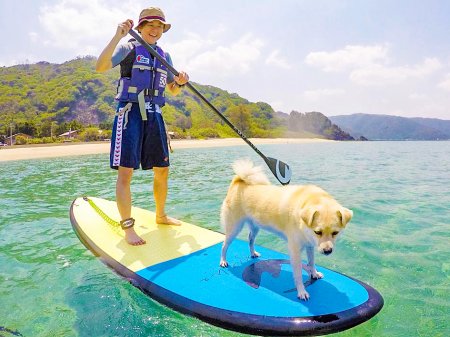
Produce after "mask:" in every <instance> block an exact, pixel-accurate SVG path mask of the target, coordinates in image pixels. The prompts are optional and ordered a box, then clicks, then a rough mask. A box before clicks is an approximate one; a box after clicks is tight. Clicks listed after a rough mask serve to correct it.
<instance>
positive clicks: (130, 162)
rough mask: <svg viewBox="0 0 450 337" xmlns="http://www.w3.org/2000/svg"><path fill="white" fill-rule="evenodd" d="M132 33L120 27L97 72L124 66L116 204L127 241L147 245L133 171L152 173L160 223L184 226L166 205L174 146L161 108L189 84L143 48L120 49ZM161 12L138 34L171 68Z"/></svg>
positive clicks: (149, 16)
mask: <svg viewBox="0 0 450 337" xmlns="http://www.w3.org/2000/svg"><path fill="white" fill-rule="evenodd" d="M132 27H133V21H132V20H130V19H128V20H125V21H124V22H122V23H120V24H119V25H118V26H117V30H116V33H115V34H114V36H113V38H112V40H111V41H110V42H109V43H108V45H107V46H106V47H105V49H104V50H103V52H102V53H101V54H100V56H99V58H98V60H97V64H96V70H97V71H99V72H104V71H107V70H109V69H111V68H113V67H115V66H117V65H120V80H119V84H118V88H117V96H116V100H117V101H118V105H117V112H116V117H115V119H114V125H113V130H112V139H111V152H110V166H111V168H113V169H116V170H118V176H117V183H116V200H117V208H118V210H119V213H120V216H121V218H122V220H121V221H120V224H121V227H122V229H123V230H124V232H125V239H126V241H127V242H128V243H129V244H131V245H142V244H145V240H143V239H142V238H141V237H139V236H138V235H137V233H136V232H135V230H134V228H133V226H134V219H133V218H132V217H131V187H130V185H131V179H132V176H133V170H135V169H138V168H139V166H141V167H142V169H143V170H149V169H153V172H154V178H153V196H154V199H155V204H156V212H155V213H156V223H158V224H166V225H180V224H181V223H180V221H178V220H176V219H174V218H171V217H169V216H167V214H166V212H165V203H166V198H167V193H168V176H169V165H170V163H169V146H168V142H167V133H166V128H165V124H164V120H163V117H162V114H161V107H162V106H164V104H165V98H164V91H165V89H167V90H169V92H170V93H171V94H173V95H177V94H179V93H180V92H181V87H182V86H183V85H184V84H186V83H187V82H188V81H189V76H188V75H187V74H186V73H185V72H183V71H181V72H179V76H174V75H173V74H172V73H171V72H169V71H168V69H167V68H166V67H165V66H164V65H163V64H162V63H161V62H159V61H158V60H157V58H154V57H152V55H151V54H150V52H149V51H148V50H146V49H145V47H144V46H142V45H141V44H140V43H139V42H137V41H135V40H130V41H129V42H128V43H125V44H121V45H119V42H120V40H121V39H122V38H123V37H125V36H126V35H127V34H128V32H129V31H130V29H131V28H132ZM170 27H171V25H170V23H168V22H166V19H165V15H164V13H163V12H162V10H161V9H159V8H156V7H150V8H146V9H144V10H142V11H141V14H140V15H139V22H138V25H137V27H136V30H137V31H138V32H139V33H140V35H141V37H142V38H143V40H144V41H145V42H147V43H148V44H150V45H151V46H152V47H153V48H154V49H155V50H156V51H157V52H158V54H159V55H161V56H162V57H163V58H164V59H165V60H166V61H167V62H168V63H169V64H170V65H172V60H171V58H170V55H169V54H168V53H165V52H164V51H163V50H162V49H161V47H159V45H157V41H158V40H159V39H160V38H161V36H162V34H163V33H165V32H167V31H168V30H169V29H170Z"/></svg>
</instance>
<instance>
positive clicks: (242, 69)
mask: <svg viewBox="0 0 450 337" xmlns="http://www.w3.org/2000/svg"><path fill="white" fill-rule="evenodd" d="M197 39H198V40H197V43H196V46H197V48H196V49H197V52H196V53H195V55H193V54H194V53H192V52H191V53H190V54H191V55H190V56H191V57H190V58H189V60H186V61H185V62H186V69H189V71H190V72H196V73H199V74H200V73H203V74H212V73H213V74H214V76H221V77H231V76H235V74H236V73H240V74H245V73H247V72H248V71H249V70H250V69H252V67H253V66H254V64H255V62H256V61H258V59H259V58H260V56H261V48H262V47H263V46H264V43H263V41H262V40H260V39H258V38H255V37H254V36H253V35H252V34H250V33H248V34H246V35H244V36H242V37H241V38H240V39H239V40H237V41H236V42H234V43H232V44H231V45H227V46H222V45H217V44H215V43H214V42H212V41H209V40H206V41H203V40H201V37H200V36H198V38H197ZM183 43H184V42H183ZM200 46H203V47H205V46H206V47H209V48H207V49H206V50H205V49H203V50H201V51H200V50H199V49H200V48H201V47H200ZM172 47H174V49H175V50H177V49H179V48H183V46H182V44H175V45H174V46H172ZM186 48H191V46H190V45H189V46H186ZM194 49H195V48H194ZM177 52H180V50H177Z"/></svg>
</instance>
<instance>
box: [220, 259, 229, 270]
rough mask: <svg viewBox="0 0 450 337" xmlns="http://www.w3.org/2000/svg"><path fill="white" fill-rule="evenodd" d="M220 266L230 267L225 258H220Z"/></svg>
mask: <svg viewBox="0 0 450 337" xmlns="http://www.w3.org/2000/svg"><path fill="white" fill-rule="evenodd" d="M220 266H221V267H222V268H227V267H228V262H227V261H225V260H220Z"/></svg>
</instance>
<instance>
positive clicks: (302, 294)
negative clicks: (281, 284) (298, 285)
mask: <svg viewBox="0 0 450 337" xmlns="http://www.w3.org/2000/svg"><path fill="white" fill-rule="evenodd" d="M297 297H298V298H299V299H300V300H302V301H307V300H309V294H308V292H307V291H306V290H301V291H299V292H298V294H297Z"/></svg>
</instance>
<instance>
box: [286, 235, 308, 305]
mask: <svg viewBox="0 0 450 337" xmlns="http://www.w3.org/2000/svg"><path fill="white" fill-rule="evenodd" d="M288 248H289V255H290V257H291V266H292V271H293V273H294V282H295V286H296V288H297V297H298V298H299V299H301V300H308V299H309V294H308V292H307V291H306V289H305V286H304V285H303V277H302V258H301V254H300V250H301V248H300V244H299V242H298V241H296V240H295V239H290V240H289V239H288Z"/></svg>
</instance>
